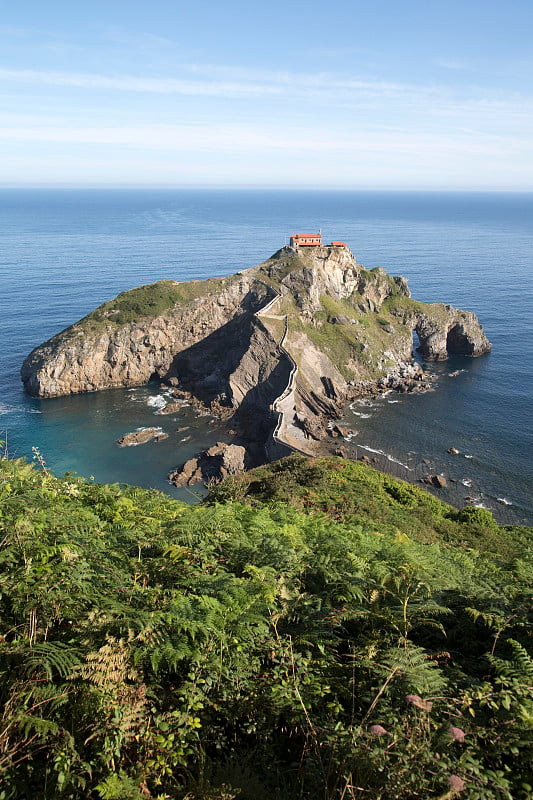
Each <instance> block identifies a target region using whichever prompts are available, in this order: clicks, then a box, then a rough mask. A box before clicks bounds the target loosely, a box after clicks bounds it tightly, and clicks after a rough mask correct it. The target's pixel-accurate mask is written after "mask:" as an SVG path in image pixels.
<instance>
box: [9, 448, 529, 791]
mask: <svg viewBox="0 0 533 800" xmlns="http://www.w3.org/2000/svg"><path fill="white" fill-rule="evenodd" d="M0 541H1V543H2V547H1V549H0V559H1V568H0V593H1V604H0V614H1V629H0V634H1V635H0V672H1V675H2V681H1V684H0V693H1V710H0V714H1V720H0V798H1V800H11V798H13V800H14V799H15V798H16V799H17V800H19V799H21V798H28V799H29V798H31V800H39V799H41V798H42V799H43V800H45V798H46V799H47V800H48V798H50V799H51V798H53V799H54V800H57V799H58V798H65V800H76V799H78V798H79V799H81V798H83V799H84V800H85V799H86V798H90V799H91V800H93V799H94V800H98V798H100V800H142V798H150V797H152V798H159V799H160V800H165V799H168V800H266V799H267V798H268V799H269V800H270V799H272V800H273V799H274V798H276V800H278V799H279V800H296V798H301V799H302V800H303V799H304V798H306V800H334V798H335V799H336V798H338V800H341V799H343V800H349V799H350V798H353V799H355V798H357V800H359V798H370V799H371V800H414V799H415V798H421V797H423V798H440V799H441V800H444V799H445V798H452V797H457V796H461V797H465V798H469V800H526V798H529V797H531V792H532V791H533V790H532V788H531V787H532V785H533V775H532V768H531V764H532V763H533V657H532V635H531V613H532V605H531V595H532V588H533V587H532V584H533V552H532V547H531V544H532V541H531V530H530V529H527V528H504V527H500V526H498V525H497V524H496V523H495V521H494V519H493V518H492V516H491V515H490V514H489V513H488V512H486V511H485V510H483V509H474V508H472V509H465V510H464V511H462V512H458V511H456V510H455V509H452V508H451V507H450V506H447V505H445V504H443V503H441V502H440V501H439V500H437V499H436V498H434V497H432V496H430V495H428V494H427V493H426V492H424V491H423V490H421V489H418V488H416V487H412V486H410V485H408V484H405V483H403V482H401V481H398V480H396V479H393V478H391V477H389V476H385V475H382V474H381V473H379V472H376V471H375V470H372V469H370V468H368V467H365V466H364V465H362V464H360V463H352V462H348V461H344V460H342V459H333V458H331V459H323V460H306V459H303V458H300V457H291V458H289V459H286V460H284V461H281V462H276V463H274V464H271V465H269V466H267V467H262V468H260V469H259V470H255V471H252V472H251V473H248V474H246V475H243V476H241V477H239V478H235V479H233V480H231V481H230V482H226V483H223V484H220V485H219V486H217V487H216V488H215V489H214V490H213V491H212V493H211V495H210V496H209V497H208V498H207V500H206V501H205V502H204V503H203V504H201V505H195V506H187V505H184V504H182V503H179V502H176V501H174V500H172V499H171V498H169V497H168V496H165V495H163V494H160V493H158V492H153V491H152V492H148V491H144V490H141V489H138V488H133V487H121V486H118V485H97V484H94V483H92V482H87V481H84V480H82V479H80V478H77V477H73V476H69V475H67V476H65V477H64V478H56V477H54V476H53V475H51V474H50V473H49V472H48V471H47V470H46V467H44V466H43V464H42V463H41V465H40V467H39V466H35V465H31V464H27V463H25V462H24V461H22V460H8V459H2V460H1V461H0Z"/></svg>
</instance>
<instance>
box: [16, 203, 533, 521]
mask: <svg viewBox="0 0 533 800" xmlns="http://www.w3.org/2000/svg"><path fill="white" fill-rule="evenodd" d="M319 228H321V229H322V231H323V235H324V240H325V241H331V240H333V239H335V240H338V239H340V240H342V241H345V242H347V244H348V245H349V247H350V248H351V250H352V252H353V253H354V254H355V255H356V256H357V260H358V262H359V263H361V264H363V265H365V266H366V267H368V268H371V267H374V266H377V265H379V266H382V267H384V268H385V269H386V270H387V271H388V272H389V273H391V274H394V275H404V276H405V277H406V278H407V279H408V281H409V286H410V288H411V292H412V294H413V296H414V297H415V298H417V299H418V300H423V301H428V302H433V301H441V302H446V303H451V304H453V305H455V306H457V307H459V308H464V309H468V310H471V311H475V312H476V313H477V314H478V316H479V319H480V321H481V322H482V324H483V326H484V328H485V332H486V333H487V335H488V338H489V339H490V341H491V342H492V344H493V350H492V353H490V354H489V355H486V356H483V357H481V358H479V359H468V358H454V359H451V360H450V361H447V362H442V363H439V364H427V365H424V368H425V369H426V370H427V371H428V373H430V375H431V383H432V385H433V386H434V391H431V392H427V393H425V394H419V395H410V396H405V395H386V396H384V397H382V398H378V399H377V400H375V401H372V402H371V403H366V404H360V403H355V404H353V405H352V407H351V408H350V407H347V409H346V411H345V414H344V416H343V422H344V423H345V424H346V425H347V426H348V427H349V428H350V429H352V430H353V431H354V432H355V433H354V434H353V435H352V436H351V437H350V441H349V442H346V443H345V446H346V447H347V448H348V449H349V452H350V454H352V455H354V456H355V455H359V456H360V455H363V454H365V455H367V456H368V457H369V458H371V459H375V461H373V463H374V464H375V465H376V466H378V467H379V468H381V469H385V470H389V471H391V472H394V474H398V475H400V476H401V477H405V478H407V479H408V480H412V481H419V480H420V478H422V477H423V476H424V475H425V474H428V473H433V472H438V473H440V472H442V473H443V474H444V475H445V476H446V477H447V481H448V487H447V488H446V489H442V490H437V491H438V494H439V496H441V497H442V498H443V499H445V500H447V501H448V502H451V503H453V504H454V505H457V506H461V505H462V504H463V503H465V502H470V503H473V504H477V505H482V506H485V507H487V508H490V509H491V510H492V511H493V512H494V514H495V516H496V517H497V518H498V519H500V520H501V521H503V522H507V523H528V524H531V523H532V522H533V492H532V488H533V469H532V465H531V453H532V451H533V447H532V445H533V422H532V419H533V415H532V403H531V397H532V395H533V363H532V361H533V359H532V347H531V309H532V307H533V303H532V300H533V298H532V280H531V273H532V265H533V194H515V193H451V192H447V193H428V192H410V193H407V192H355V191H354V192H352V191H305V192H304V191H292V190H286V191H275V190H265V191H259V190H237V189H235V190H207V189H206V190H171V189H165V190H156V189H154V190H146V189H139V190H133V189H127V190H111V189H106V190H96V189H94V190H93V189H87V190H75V189H31V190H30V189H3V190H0V287H1V290H2V314H1V316H0V341H1V344H2V346H1V347H0V379H1V380H0V439H2V440H4V441H6V443H7V451H8V453H9V455H11V456H25V457H27V458H29V459H31V458H34V457H35V456H36V452H38V453H39V456H38V457H39V458H42V459H44V461H45V463H46V464H47V466H48V467H49V468H50V469H51V470H52V471H54V472H55V473H56V474H63V473H65V472H75V473H77V474H79V475H83V476H85V477H93V478H94V479H95V480H96V481H105V482H115V481H117V482H124V483H132V484H136V485H139V486H144V487H155V488H158V489H162V490H163V491H167V492H169V493H171V494H173V495H175V496H177V497H181V498H182V499H189V500H194V499H195V497H196V496H197V495H198V494H199V492H198V491H195V492H194V493H191V492H187V491H185V490H177V489H174V488H173V487H171V486H169V485H168V483H167V482H166V475H167V473H168V471H169V470H170V469H172V468H173V467H175V466H176V465H177V464H179V463H181V462H183V461H184V460H185V459H187V458H189V457H190V456H191V455H192V454H193V453H195V452H197V451H198V450H199V449H201V448H203V447H206V446H208V445H210V444H212V443H214V442H215V441H217V439H218V438H219V436H221V428H220V426H219V424H218V423H217V421H216V420H213V419H212V418H210V417H207V416H206V417H197V416H195V414H194V413H193V411H192V409H190V408H187V407H185V408H184V409H183V411H182V412H180V415H179V416H170V417H167V416H158V415H157V413H156V412H157V410H158V407H160V406H161V404H162V403H163V402H164V399H165V398H164V392H162V390H161V387H159V386H157V385H155V384H154V385H148V386H145V387H140V388H136V389H133V390H111V391H108V392H100V393H93V394H88V395H78V396H75V397H64V398H57V399H52V400H36V399H33V398H30V397H28V396H27V395H25V394H24V392H23V390H22V385H21V382H20V377H19V370H20V365H21V363H22V361H23V359H24V358H25V356H26V355H27V354H28V353H29V352H30V351H31V350H32V349H33V347H35V346H36V345H38V344H40V343H41V342H43V341H44V340H46V339H48V338H49V337H50V336H52V335H53V334H55V333H57V332H58V331H60V330H62V329H63V328H65V327H67V326H68V325H70V324H71V323H73V322H75V321H76V320H78V319H79V318H80V317H82V316H84V315H85V314H87V313H88V312H89V311H91V310H92V309H93V308H95V307H96V306H97V305H99V304H100V303H102V302H104V301H105V300H108V299H110V298H112V297H114V296H115V295H116V294H118V293H119V292H121V291H124V290H126V289H130V288H132V287H134V286H138V285H140V284H145V283H151V282H153V281H156V280H160V279H173V280H180V281H181V280H190V279H193V278H197V279H203V278H208V277H212V276H222V275H229V274H232V273H235V272H238V271H239V270H241V269H245V268H247V267H250V266H253V265H254V264H258V263H260V262H261V261H263V260H265V259H266V258H268V257H269V256H270V255H271V254H272V253H273V252H275V251H276V250H277V249H278V248H279V247H281V246H282V245H283V244H285V243H286V241H288V237H289V236H290V235H291V234H292V233H296V232H315V231H317V230H318V229H319ZM145 426H160V427H162V428H163V430H165V431H166V432H168V433H169V438H168V439H165V440H164V441H162V442H160V443H151V444H147V445H142V446H139V447H129V448H120V447H118V446H117V444H116V440H117V439H118V438H119V437H120V436H122V435H123V434H124V433H127V432H130V431H132V430H135V429H136V428H139V427H145ZM450 447H454V448H456V449H458V450H459V453H458V454H457V455H450V454H448V453H447V452H446V451H447V450H448V449H449V448H450ZM35 448H36V449H35Z"/></svg>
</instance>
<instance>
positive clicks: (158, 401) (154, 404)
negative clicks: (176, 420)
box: [146, 394, 167, 408]
mask: <svg viewBox="0 0 533 800" xmlns="http://www.w3.org/2000/svg"><path fill="white" fill-rule="evenodd" d="M166 404H167V401H166V398H165V397H164V396H163V395H162V394H156V395H152V397H149V398H148V400H147V401H146V405H147V406H150V407H151V408H164V407H165V406H166Z"/></svg>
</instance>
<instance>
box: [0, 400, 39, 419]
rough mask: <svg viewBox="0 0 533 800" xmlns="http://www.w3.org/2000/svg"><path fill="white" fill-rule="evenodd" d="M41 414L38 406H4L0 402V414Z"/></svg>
mask: <svg viewBox="0 0 533 800" xmlns="http://www.w3.org/2000/svg"><path fill="white" fill-rule="evenodd" d="M20 413H22V414H42V413H43V412H42V411H40V410H39V409H38V408H20V407H18V406H6V405H4V403H0V416H2V415H3V414H20Z"/></svg>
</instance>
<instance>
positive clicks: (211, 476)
mask: <svg viewBox="0 0 533 800" xmlns="http://www.w3.org/2000/svg"><path fill="white" fill-rule="evenodd" d="M246 466H247V454H246V449H245V448H244V447H241V446H240V445H236V444H226V443H225V442H217V444H215V445H213V446H212V447H209V448H208V449H207V450H204V451H203V452H202V453H200V455H199V456H197V457H195V458H191V459H189V460H188V461H186V462H185V464H183V465H182V466H181V467H180V468H179V469H177V470H174V471H173V472H171V473H170V475H169V476H168V479H169V481H170V483H173V484H174V486H177V487H182V486H192V485H193V484H195V483H198V482H200V481H202V482H204V483H208V482H210V481H211V482H218V481H221V480H223V479H224V478H227V477H228V475H237V474H238V473H239V472H243V471H244V469H245V468H246Z"/></svg>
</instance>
